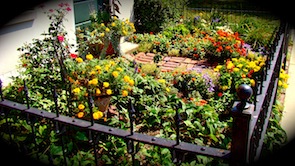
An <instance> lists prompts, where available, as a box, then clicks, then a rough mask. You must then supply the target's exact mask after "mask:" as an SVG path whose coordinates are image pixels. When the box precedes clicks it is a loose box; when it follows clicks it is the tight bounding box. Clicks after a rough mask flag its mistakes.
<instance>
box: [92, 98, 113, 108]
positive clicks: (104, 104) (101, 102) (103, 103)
mask: <svg viewBox="0 0 295 166" xmlns="http://www.w3.org/2000/svg"><path fill="white" fill-rule="evenodd" d="M111 97H112V96H110V95H103V96H98V97H97V98H96V100H95V101H94V104H95V105H96V106H97V107H98V109H99V111H101V112H105V111H106V110H107V109H108V107H109V104H110V101H111Z"/></svg>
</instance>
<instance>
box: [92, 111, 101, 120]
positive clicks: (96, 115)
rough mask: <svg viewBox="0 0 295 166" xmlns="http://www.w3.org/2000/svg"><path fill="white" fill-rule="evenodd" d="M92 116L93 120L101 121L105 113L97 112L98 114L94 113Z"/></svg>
mask: <svg viewBox="0 0 295 166" xmlns="http://www.w3.org/2000/svg"><path fill="white" fill-rule="evenodd" d="M92 116H93V119H95V120H97V119H100V118H102V117H103V112H101V111H96V112H94V113H93V115H92Z"/></svg>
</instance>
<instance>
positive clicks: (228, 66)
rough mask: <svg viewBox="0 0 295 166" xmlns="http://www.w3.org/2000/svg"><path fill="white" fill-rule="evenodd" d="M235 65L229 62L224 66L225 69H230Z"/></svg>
mask: <svg viewBox="0 0 295 166" xmlns="http://www.w3.org/2000/svg"><path fill="white" fill-rule="evenodd" d="M233 67H235V65H234V64H233V63H232V62H229V63H228V64H227V66H226V68H227V69H232V68H233Z"/></svg>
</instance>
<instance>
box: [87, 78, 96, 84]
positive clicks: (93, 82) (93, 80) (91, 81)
mask: <svg viewBox="0 0 295 166" xmlns="http://www.w3.org/2000/svg"><path fill="white" fill-rule="evenodd" d="M88 84H89V85H97V84H98V79H97V78H93V79H92V80H90V81H89V82H88Z"/></svg>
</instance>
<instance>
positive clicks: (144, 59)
mask: <svg viewBox="0 0 295 166" xmlns="http://www.w3.org/2000/svg"><path fill="white" fill-rule="evenodd" d="M155 56H156V54H154V53H144V52H139V53H137V54H136V55H134V54H132V53H128V54H125V57H126V58H127V59H129V60H130V61H135V62H137V63H141V64H152V63H154V57H155ZM209 65H210V64H208V63H207V62H206V61H200V60H193V59H191V58H186V57H164V58H163V59H162V60H160V61H159V62H158V63H157V66H158V67H159V69H160V70H161V71H164V72H165V71H172V70H174V69H176V68H181V69H184V70H195V71H201V70H202V69H204V68H207V67H208V66H209Z"/></svg>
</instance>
